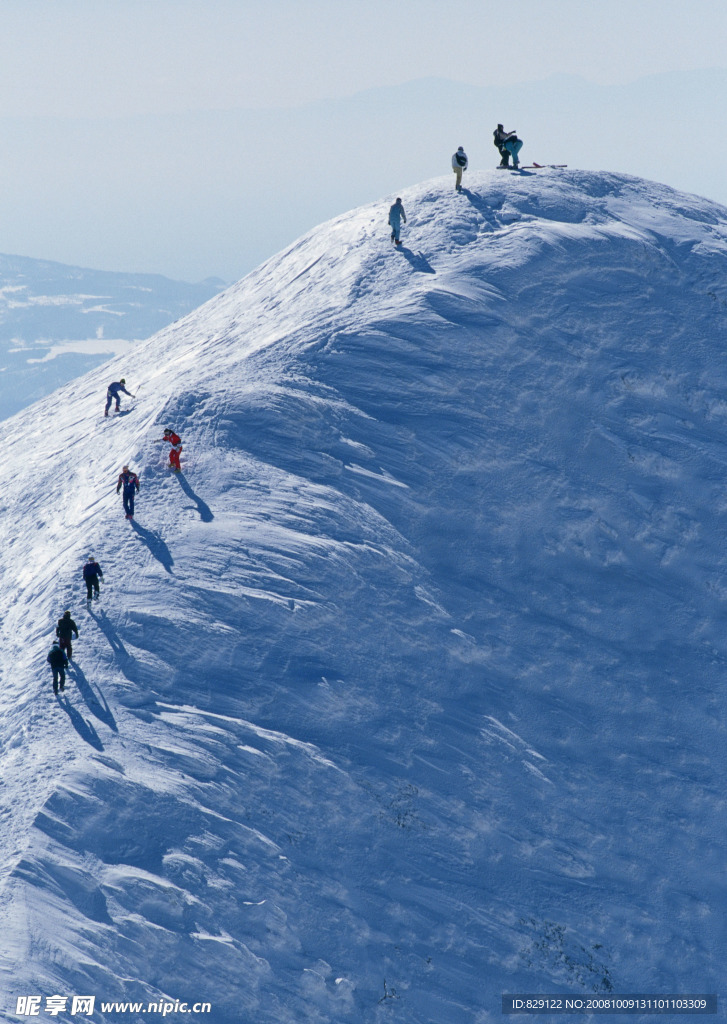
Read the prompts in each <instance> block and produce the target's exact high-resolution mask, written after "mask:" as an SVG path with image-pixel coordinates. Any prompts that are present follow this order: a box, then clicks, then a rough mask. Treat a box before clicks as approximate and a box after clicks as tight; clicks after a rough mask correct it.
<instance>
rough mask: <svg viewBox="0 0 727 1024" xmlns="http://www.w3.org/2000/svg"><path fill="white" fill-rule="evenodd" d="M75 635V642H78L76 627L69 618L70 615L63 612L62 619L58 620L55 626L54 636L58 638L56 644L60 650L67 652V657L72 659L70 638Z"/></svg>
mask: <svg viewBox="0 0 727 1024" xmlns="http://www.w3.org/2000/svg"><path fill="white" fill-rule="evenodd" d="M74 633H75V635H76V640H78V626H77V625H76V623H75V622H74V621H73V619H72V618H71V613H70V612H68V611H66V612H63V617H62V618H60V619H59V620H58V625H57V626H56V636H57V637H58V643H59V644H60V646H61V649H62V650H64V651H67V652H68V657H69V658H72V657H73V647H72V645H71V637H72V636H73V634H74Z"/></svg>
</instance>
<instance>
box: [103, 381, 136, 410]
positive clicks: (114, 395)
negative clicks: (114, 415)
mask: <svg viewBox="0 0 727 1024" xmlns="http://www.w3.org/2000/svg"><path fill="white" fill-rule="evenodd" d="M125 385H126V380H125V378H124V377H122V378H121V380H116V381H114V382H113V384H109V386H108V390H107V391H106V408H105V409H104V411H103V414H104V416H108V414H109V409H110V408H111V403H112V402H113V401H114V400H115V401H116V412H120V410H121V392H122V391H123V392H124V394H125V395H128V396H129V398H136V395H132V393H131V392H130V391H127V390H126V387H125Z"/></svg>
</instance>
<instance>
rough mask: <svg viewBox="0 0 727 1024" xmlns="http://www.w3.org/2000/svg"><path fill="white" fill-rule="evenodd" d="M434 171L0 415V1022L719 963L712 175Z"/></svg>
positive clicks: (435, 1016) (688, 982)
mask: <svg viewBox="0 0 727 1024" xmlns="http://www.w3.org/2000/svg"><path fill="white" fill-rule="evenodd" d="M452 185H453V180H452V179H451V178H446V179H441V180H440V179H438V180H435V181H433V182H427V183H425V184H423V185H420V186H417V187H415V188H411V189H408V190H404V191H403V192H402V193H401V194H402V196H403V199H404V206H405V208H406V211H407V215H408V217H409V222H408V224H407V225H406V227H405V229H404V234H403V239H404V247H403V249H402V251H398V252H397V251H395V250H394V249H393V248H392V247H391V246H390V243H389V241H388V229H387V227H386V212H387V208H388V202H387V203H381V204H377V205H375V206H368V207H364V208H361V209H359V210H355V211H353V212H351V213H349V214H346V215H344V216H342V217H339V218H337V219H336V220H334V221H331V222H330V223H328V224H325V225H322V226H321V227H320V228H318V229H316V230H315V231H313V232H311V233H310V234H309V235H307V236H305V237H304V238H303V239H301V240H300V241H298V242H297V243H295V244H294V245H292V246H291V247H289V248H288V249H287V250H285V251H284V252H282V253H281V254H280V255H279V256H277V257H275V258H274V259H272V260H269V261H268V262H267V263H265V264H264V265H263V266H262V267H260V268H259V269H258V270H256V271H255V272H253V273H252V274H251V275H249V276H248V277H247V278H245V279H244V280H243V281H241V282H240V283H239V284H238V285H236V286H234V287H233V288H231V289H229V290H228V291H227V292H225V293H224V294H223V295H221V296H219V297H217V298H215V299H213V300H212V301H211V302H209V303H208V304H207V305H206V306H203V307H202V308H201V309H199V310H197V311H196V312H194V313H192V314H190V315H189V316H188V317H186V318H185V319H184V320H183V321H180V322H179V323H177V324H175V325H173V326H172V327H170V328H168V329H167V330H165V331H162V332H161V333H160V334H158V335H156V336H155V337H154V338H152V339H150V340H149V341H148V342H145V343H142V344H140V345H139V346H138V347H137V348H135V350H134V367H133V374H132V372H131V370H130V368H129V362H128V359H127V360H126V361H125V362H124V363H123V364H122V363H121V362H116V363H110V364H107V365H106V366H104V367H103V368H101V369H99V370H95V371H93V372H91V373H90V374H88V375H86V376H85V377H84V378H82V379H81V380H79V381H75V382H74V383H73V384H72V385H69V386H67V387H66V388H64V389H61V390H60V391H59V392H56V394H55V395H53V396H52V398H51V399H48V400H46V401H45V402H41V403H39V404H37V405H36V406H34V407H32V408H31V409H29V410H27V411H25V412H22V413H20V414H18V415H17V416H15V417H13V418H12V419H11V420H9V421H8V422H7V423H5V424H2V425H0V437H2V445H3V451H4V454H5V468H6V471H7V472H6V480H5V484H4V488H3V492H2V496H1V497H0V506H1V507H2V517H1V519H0V530H2V544H3V551H4V558H3V560H2V562H1V563H0V594H2V598H3V608H4V614H3V637H2V643H1V644H0V672H1V673H2V680H3V702H2V708H1V710H0V741H1V742H2V748H1V749H2V767H3V771H2V803H1V806H2V818H1V819H0V836H1V837H2V850H1V853H0V878H1V879H2V882H1V883H0V885H1V886H2V888H1V889H0V922H1V923H2V931H3V935H4V937H5V941H4V944H3V947H2V950H0V971H1V972H2V984H1V986H0V988H1V991H2V999H3V1000H4V1007H3V1006H2V1005H0V1010H1V1011H2V1012H4V1013H5V1015H6V1017H7V1019H8V1020H14V1019H16V1017H15V1015H14V1012H13V1011H14V1009H15V998H16V996H17V995H21V994H24V993H33V992H37V993H38V994H42V995H43V996H47V995H51V994H54V993H61V994H67V995H69V996H70V995H71V994H86V993H94V994H96V995H97V997H98V999H99V1000H101V999H104V1000H112V999H126V1000H143V1001H147V1000H154V999H156V998H157V997H159V996H165V997H167V998H169V999H171V1000H175V999H179V1000H188V1001H189V1002H196V1001H200V1000H208V1001H210V1002H211V1003H212V1005H213V1009H214V1014H213V1018H212V1019H214V1021H215V1022H218V1021H219V1022H223V1024H227V1022H232V1021H235V1022H238V1021H244V1022H248V1021H250V1022H253V1021H255V1022H256V1024H258V1022H266V1021H269V1022H273V1021H275V1022H276V1024H277V1022H284V1021H305V1020H310V1021H326V1022H328V1021H331V1022H333V1021H337V1022H342V1021H352V1022H353V1021H360V1020H371V1021H379V1020H383V1019H385V1018H386V1019H389V1017H391V1016H393V1015H395V1016H396V1017H397V1019H398V1020H402V1021H406V1022H414V1021H416V1022H419V1021H422V1022H423V1021H434V1020H436V1021H439V1022H460V1021H461V1022H464V1021H468V1022H469V1021H472V1020H474V1021H477V1022H480V1024H481V1022H484V1021H487V1020H494V1019H496V1018H499V1017H500V995H501V993H502V992H507V991H509V992H515V991H544V992H547V991H576V992H608V991H616V992H638V991H642V992H643V991H654V992H666V991H670V992H680V991H681V992H688V991H693V992H697V991H699V992H705V991H716V990H717V991H718V990H719V988H720V982H721V980H722V978H723V972H724V968H723V963H724V957H723V953H724V948H725V943H724V939H725V934H724V923H723V915H722V914H721V910H720V908H721V907H722V906H723V905H724V873H723V865H724V853H725V850H724V828H723V813H724V811H723V808H724V797H723V790H724V779H725V771H724V768H725V759H724V752H723V751H724V747H725V744H724V732H725V729H724V698H723V675H724V665H725V643H724V639H723V636H722V632H723V631H722V628H721V626H722V616H723V610H724V602H725V599H726V597H727V588H726V586H725V581H724V555H723V553H722V546H723V545H722V538H723V535H724V529H725V525H726V523H725V520H726V517H727V504H726V503H725V501H724V498H723V490H724V487H723V476H724V468H725V461H726V460H725V431H726V429H727V402H726V401H725V399H724V394H725V377H726V375H727V374H726V367H725V356H724V350H725V344H724V342H725V328H724V310H725V302H726V301H727V286H726V284H725V273H724V271H725V266H726V263H725V255H726V254H727V211H725V210H724V209H722V208H721V207H718V206H716V205H714V204H711V203H709V202H707V201H703V200H700V199H697V198H695V197H691V196H685V195H682V194H679V193H675V192H673V191H672V190H669V189H667V188H664V187H661V186H658V185H655V184H651V183H646V182H643V181H639V180H637V179H632V178H625V177H623V176H614V175H605V174H586V173H578V172H570V171H568V172H565V173H550V172H543V173H538V174H537V175H522V176H520V177H516V176H514V175H510V174H504V175H503V174H500V173H499V172H492V173H489V174H481V175H472V176H471V177H470V178H469V181H468V185H469V189H468V190H467V191H466V192H464V193H462V194H459V195H458V194H455V193H454V191H453V190H452ZM122 365H123V369H124V371H125V375H126V377H127V380H129V385H130V389H131V390H132V391H135V392H136V393H137V400H136V403H135V405H134V408H133V409H132V410H131V411H130V412H129V414H128V415H124V416H120V417H117V418H111V419H110V420H108V421H104V420H103V418H102V415H101V413H102V407H103V400H104V394H105V388H106V384H107V383H108V381H110V380H112V379H115V378H116V377H117V376H118V375H119V374H120V372H121V367H122ZM166 426H169V427H173V428H174V429H175V430H177V431H178V432H179V433H180V434H181V435H182V438H183V441H184V452H183V454H182V466H183V473H182V475H181V476H180V477H173V476H169V475H168V474H167V471H166V470H165V469H164V466H163V462H164V458H163V455H164V452H163V448H162V445H161V444H160V443H159V440H158V439H159V438H161V434H162V429H163V428H164V427H166ZM125 462H129V463H130V464H131V466H132V468H135V469H137V470H138V471H139V472H140V476H141V492H140V495H139V500H138V506H137V518H136V521H135V522H134V523H133V524H129V523H127V522H126V521H125V520H124V518H123V515H122V512H121V503H120V499H119V498H118V497H117V496H116V494H115V484H116V478H117V475H118V473H119V471H120V468H121V466H122V464H124V463H125ZM90 551H92V552H93V553H94V554H95V555H96V557H97V558H98V559H99V561H100V562H101V564H102V566H103V569H104V573H105V576H106V587H105V589H104V593H103V596H102V599H101V602H100V603H99V604H98V605H96V606H94V607H93V609H92V610H91V612H90V613H86V612H85V611H84V610H83V604H84V602H83V600H82V586H81V579H80V571H81V566H82V564H83V561H84V560H85V557H86V555H87V553H88V552H90ZM65 607H68V608H71V609H72V610H73V612H74V614H76V616H77V621H78V623H79V626H80V629H81V636H80V639H79V641H78V643H77V645H76V655H77V659H78V662H77V665H76V667H75V668H74V669H72V670H71V674H70V676H71V680H72V681H71V684H70V688H69V689H68V691H67V697H66V699H65V700H62V701H60V702H58V701H56V700H55V699H54V698H53V695H52V692H51V688H50V681H49V672H48V669H47V666H46V665H45V662H44V659H45V655H46V652H47V648H48V645H49V642H50V639H51V638H52V631H53V626H54V624H55V620H56V618H57V617H58V615H59V614H60V613H61V612H62V610H63V609H64V608H65ZM721 1015H722V1011H721ZM142 1016H143V1015H141V1014H139V1016H138V1019H139V1020H141V1019H142ZM18 1019H21V1018H18ZM57 1019H59V1020H73V1019H74V1018H73V1016H71V1015H70V1014H68V1015H67V1016H66V1017H64V1016H63V1014H60V1015H59V1017H58V1018H57ZM94 1019H97V1020H109V1021H111V1020H116V1019H119V1020H121V1019H123V1020H126V1021H128V1020H129V1019H134V1018H133V1017H132V1016H131V1015H130V1014H128V1013H127V1014H125V1015H123V1016H122V1015H116V1016H115V1015H113V1014H105V1015H104V1014H102V1013H101V1012H100V1011H98V1010H97V1013H96V1015H95V1017H94ZM144 1019H148V1015H147V1016H145V1017H144ZM172 1019H175V1018H172ZM179 1019H183V1017H182V1016H179ZM187 1019H189V1018H187ZM541 1019H542V1018H541Z"/></svg>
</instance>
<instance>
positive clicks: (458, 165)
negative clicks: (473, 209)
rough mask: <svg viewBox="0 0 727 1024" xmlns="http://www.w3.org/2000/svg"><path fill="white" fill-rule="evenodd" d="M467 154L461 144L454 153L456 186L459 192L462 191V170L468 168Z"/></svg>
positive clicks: (453, 163) (453, 167)
mask: <svg viewBox="0 0 727 1024" xmlns="http://www.w3.org/2000/svg"><path fill="white" fill-rule="evenodd" d="M467 164H468V160H467V154H466V153H465V151H464V149H463V148H462V147H461V146H460V147H459V149H458V150H457V152H456V153H453V154H452V170H453V171H454V173H455V174H456V176H457V177H456V179H455V183H454V187H455V189H456V190H457V192H461V191H462V172H463V171H466V170H467Z"/></svg>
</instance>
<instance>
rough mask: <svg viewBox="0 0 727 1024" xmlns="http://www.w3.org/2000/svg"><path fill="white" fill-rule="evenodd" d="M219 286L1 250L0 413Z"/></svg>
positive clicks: (117, 351) (144, 334)
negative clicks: (50, 259)
mask: <svg viewBox="0 0 727 1024" xmlns="http://www.w3.org/2000/svg"><path fill="white" fill-rule="evenodd" d="M224 287H225V282H224V281H220V280H218V279H216V278H211V279H209V280H207V281H203V282H201V283H200V284H187V283H186V282H183V281H171V280H169V279H168V278H166V277H162V276H160V275H158V274H123V273H113V272H109V271H101V270H88V269H84V268H82V267H69V266H65V265H64V264H62V263H53V262H50V261H47V260H36V259H29V258H26V257H22V256H4V255H0V419H6V418H7V417H8V416H12V415H13V414H14V413H16V412H18V411H19V410H20V409H23V408H25V406H27V405H30V404H31V403H32V402H35V401H37V400H38V399H39V398H43V397H44V396H45V395H48V394H50V392H51V391H54V390H55V389H56V388H58V387H60V386H61V385H62V384H65V383H67V382H68V381H70V380H73V378H74V377H78V376H79V375H81V374H83V373H85V372H86V371H87V370H90V369H93V367H95V366H98V365H99V364H100V363H102V362H105V360H107V359H109V358H110V357H111V356H113V355H122V354H123V353H124V352H127V351H129V350H130V349H131V347H132V345H133V343H134V342H135V341H138V340H141V339H144V338H148V337H150V336H151V335H152V334H155V333H156V332H157V331H159V330H161V328H162V327H166V326H167V325H168V324H170V323H172V322H173V321H175V320H178V319H179V318H180V317H182V316H184V315H185V314H186V313H189V312H190V311H191V310H193V309H196V307H197V306H200V305H202V304H203V303H204V302H206V301H207V299H210V298H212V296H213V295H216V294H217V293H218V292H220V291H221V290H222V289H223V288H224Z"/></svg>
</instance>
